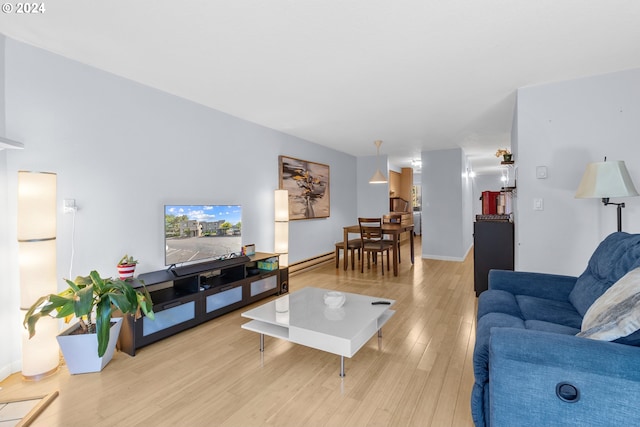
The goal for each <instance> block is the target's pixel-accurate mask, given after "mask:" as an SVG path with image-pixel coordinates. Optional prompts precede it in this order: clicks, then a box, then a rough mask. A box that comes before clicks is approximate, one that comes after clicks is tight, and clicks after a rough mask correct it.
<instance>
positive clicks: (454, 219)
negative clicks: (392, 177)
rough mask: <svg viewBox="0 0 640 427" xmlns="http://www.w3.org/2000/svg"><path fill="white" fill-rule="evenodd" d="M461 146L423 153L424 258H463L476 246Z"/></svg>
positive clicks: (468, 186)
mask: <svg viewBox="0 0 640 427" xmlns="http://www.w3.org/2000/svg"><path fill="white" fill-rule="evenodd" d="M466 166H467V164H466V158H465V155H464V153H463V152H462V150H461V149H459V148H455V149H450V150H435V151H423V152H422V173H421V176H422V257H423V258H431V259H442V260H450V261H462V260H463V259H464V258H465V256H466V254H467V252H468V251H469V249H470V248H471V245H472V240H473V234H472V225H473V224H472V200H471V198H472V190H471V183H470V180H468V179H466V178H465V179H464V182H463V177H462V174H463V172H464V171H466Z"/></svg>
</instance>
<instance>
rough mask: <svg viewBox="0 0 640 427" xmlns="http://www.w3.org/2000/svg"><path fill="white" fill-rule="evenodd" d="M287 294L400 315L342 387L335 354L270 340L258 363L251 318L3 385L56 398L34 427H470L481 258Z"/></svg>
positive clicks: (322, 277) (4, 392) (356, 361)
mask: <svg viewBox="0 0 640 427" xmlns="http://www.w3.org/2000/svg"><path fill="white" fill-rule="evenodd" d="M416 240H417V246H416V248H417V250H418V252H416V253H419V248H420V246H419V241H420V239H419V238H418V239H416ZM407 249H408V248H407V247H406V243H405V245H404V246H403V248H402V250H403V255H404V253H406V252H407ZM341 265H342V264H341ZM289 284H290V288H291V290H292V291H295V290H297V289H301V288H303V287H305V286H316V287H322V288H327V289H335V290H342V291H345V292H353V293H361V294H367V295H372V296H376V297H385V298H392V299H395V300H396V301H397V302H396V305H395V306H394V309H395V310H396V315H395V316H393V317H392V318H391V319H390V320H389V322H388V323H387V324H386V325H385V327H384V328H383V336H382V338H381V339H378V337H374V338H372V339H371V340H370V341H369V342H367V343H366V344H365V345H364V347H363V348H362V349H361V350H360V351H359V352H358V353H357V354H356V355H355V356H354V357H353V358H350V359H348V358H347V359H345V364H346V373H347V375H346V377H345V378H340V376H339V375H338V373H339V367H340V358H339V357H338V356H336V355H333V354H329V353H324V352H321V351H318V350H314V349H311V348H306V347H303V346H299V345H296V344H292V343H289V342H285V341H282V340H278V339H276V338H270V337H266V339H265V351H264V353H260V352H259V351H258V336H257V335H256V334H255V333H252V332H249V331H245V330H243V329H241V328H240V325H242V324H243V323H245V322H246V321H247V320H246V319H244V318H242V317H241V316H240V313H242V312H243V311H245V310H246V308H245V309H241V310H238V311H235V312H233V313H229V314H227V315H225V316H222V317H220V318H217V319H214V320H213V321H210V322H208V323H205V324H203V325H200V326H197V327H195V328H192V329H190V330H188V331H185V332H182V333H180V334H178V335H175V336H173V337H170V338H167V339H165V340H162V341H160V342H157V343H154V344H152V345H149V346H147V347H144V348H142V349H139V350H138V352H137V355H136V356H135V357H130V356H128V355H126V354H124V353H121V352H116V354H115V356H114V359H113V360H112V361H111V363H110V364H109V365H108V366H107V367H106V368H105V369H104V370H103V371H102V372H101V373H97V374H84V375H69V373H68V371H67V370H66V368H65V367H64V366H63V367H62V369H61V370H60V372H59V373H58V374H56V375H54V376H52V377H50V378H47V379H44V380H41V381H38V382H25V381H23V380H22V379H21V376H20V374H14V375H12V376H10V377H9V378H7V379H5V380H4V381H3V382H2V383H0V387H2V389H1V390H0V398H19V397H23V396H29V395H43V394H47V393H49V392H51V391H54V390H58V391H59V396H58V398H57V399H55V400H54V401H53V402H51V404H50V405H49V407H48V408H47V409H46V410H45V411H43V413H42V414H40V415H39V416H38V418H37V419H35V420H34V423H33V424H32V425H33V426H54V427H55V426H84V425H92V426H97V427H100V426H113V425H130V426H143V425H154V426H175V425H189V426H300V425H304V426H305V427H310V426H428V425H433V426H438V427H440V426H445V427H446V426H463V427H465V426H472V425H473V422H472V420H471V413H470V405H469V398H470V393H471V388H472V386H473V369H472V354H473V345H474V340H475V328H476V325H475V312H476V298H475V294H474V291H473V255H472V254H470V255H469V256H468V257H467V259H466V260H465V261H464V262H452V261H438V260H423V259H419V258H416V263H415V265H412V264H411V263H410V262H408V256H404V257H403V262H402V263H400V265H399V275H398V276H397V277H396V276H393V275H392V274H387V272H386V271H385V275H384V277H382V275H381V274H380V269H379V268H378V269H377V270H374V269H373V268H372V269H371V270H366V269H365V272H364V274H361V273H360V272H359V271H352V270H350V269H348V270H347V271H344V270H343V269H342V268H338V269H336V268H335V264H334V263H329V264H326V265H323V266H321V267H319V268H316V269H313V270H310V271H307V272H304V273H300V274H297V275H293V276H291V277H290V280H289ZM264 302H265V301H262V302H258V303H256V304H254V305H252V307H253V306H257V305H259V304H262V303H264Z"/></svg>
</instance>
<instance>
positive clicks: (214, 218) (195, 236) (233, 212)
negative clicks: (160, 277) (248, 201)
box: [164, 205, 242, 265]
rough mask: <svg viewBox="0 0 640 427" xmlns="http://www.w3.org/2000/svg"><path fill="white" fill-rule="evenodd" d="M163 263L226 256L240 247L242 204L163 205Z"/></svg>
mask: <svg viewBox="0 0 640 427" xmlns="http://www.w3.org/2000/svg"><path fill="white" fill-rule="evenodd" d="M164 241H165V252H164V261H165V265H175V264H182V263H188V262H189V263H190V262H194V261H202V260H211V259H220V258H227V257H229V256H232V255H239V254H240V252H241V250H242V206H240V205H165V207H164Z"/></svg>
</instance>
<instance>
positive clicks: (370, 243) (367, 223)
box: [358, 218, 393, 276]
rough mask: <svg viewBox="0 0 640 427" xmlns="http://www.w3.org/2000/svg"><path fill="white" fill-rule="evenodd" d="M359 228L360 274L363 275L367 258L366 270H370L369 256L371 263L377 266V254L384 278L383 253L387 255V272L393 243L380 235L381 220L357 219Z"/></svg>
mask: <svg viewBox="0 0 640 427" xmlns="http://www.w3.org/2000/svg"><path fill="white" fill-rule="evenodd" d="M358 225H359V226H360V239H361V241H362V256H361V257H360V258H361V259H360V272H361V273H364V259H365V255H366V258H367V268H371V255H372V254H373V263H374V265H376V264H377V259H378V256H377V255H378V254H380V263H381V265H382V275H383V276H384V253H385V252H386V253H387V271H388V270H389V250H390V249H392V248H393V242H390V241H388V240H385V239H384V238H383V237H384V236H383V235H382V219H381V218H358Z"/></svg>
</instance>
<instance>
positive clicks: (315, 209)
mask: <svg viewBox="0 0 640 427" xmlns="http://www.w3.org/2000/svg"><path fill="white" fill-rule="evenodd" d="M278 160H279V162H278V163H279V167H280V189H282V190H288V191H289V219H290V220H297V219H314V218H328V217H329V214H330V198H329V165H323V164H322V163H316V162H310V161H308V160H300V159H296V158H293V157H287V156H279V157H278Z"/></svg>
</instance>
